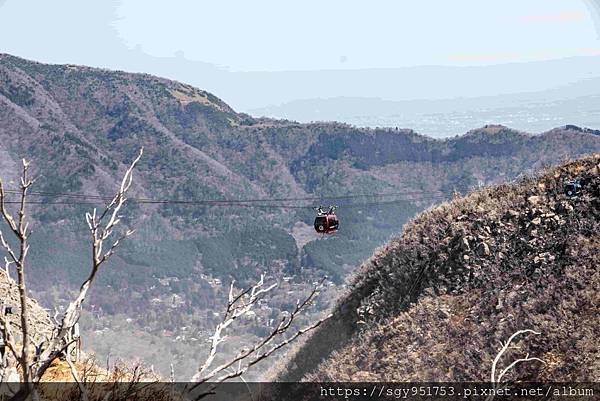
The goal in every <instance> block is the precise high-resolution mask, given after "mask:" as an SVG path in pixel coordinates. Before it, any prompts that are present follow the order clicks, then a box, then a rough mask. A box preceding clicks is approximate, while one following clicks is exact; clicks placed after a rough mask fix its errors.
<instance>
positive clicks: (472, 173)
mask: <svg viewBox="0 0 600 401" xmlns="http://www.w3.org/2000/svg"><path fill="white" fill-rule="evenodd" d="M141 146H144V151H145V154H144V157H143V159H142V162H141V164H140V166H139V170H138V171H137V172H136V175H135V182H134V187H135V189H134V195H135V196H136V197H143V198H151V199H163V200H165V199H167V200H168V199H170V200H183V201H202V200H207V199H210V200H229V201H231V200H237V201H239V200H245V199H251V200H253V202H252V203H248V202H246V203H244V204H243V206H244V207H240V206H239V205H238V206H232V205H229V206H227V207H217V206H210V205H207V204H200V205H198V204H191V205H190V204H184V203H183V204H182V203H168V204H164V205H159V204H157V205H140V204H135V203H134V204H131V205H130V206H129V209H128V210H129V213H127V217H126V221H125V223H126V224H127V225H129V226H131V227H135V228H137V230H138V231H137V233H136V236H135V237H134V238H133V239H132V240H131V241H130V242H128V243H127V244H126V245H125V246H124V247H123V248H122V249H121V252H120V253H119V255H118V257H115V259H113V260H112V265H111V266H110V267H109V268H107V269H106V270H105V271H104V272H103V274H102V276H101V281H100V282H99V283H98V284H99V288H96V289H95V290H94V291H93V294H92V297H91V304H92V305H94V307H93V308H91V312H90V313H93V314H94V316H95V319H93V320H92V321H91V322H90V324H89V325H90V326H91V328H93V329H94V330H95V331H99V332H102V330H103V329H104V328H108V332H111V333H113V334H114V333H117V332H118V333H121V335H120V336H119V338H127V341H129V343H128V344H138V345H139V344H142V343H143V341H147V342H148V343H150V342H151V341H164V339H165V336H164V335H163V334H164V332H163V331H164V330H167V329H168V331H169V333H170V334H169V336H171V335H172V336H173V338H175V337H177V336H179V337H180V338H183V339H181V340H178V341H179V343H178V345H177V346H178V347H180V349H179V354H178V355H180V356H179V357H177V358H180V360H181V361H183V360H185V359H186V358H184V356H183V355H184V354H185V353H186V352H188V351H189V350H190V349H198V348H199V346H198V345H197V344H196V343H193V341H192V340H190V338H192V337H193V338H196V339H197V337H198V336H201V335H205V333H204V334H201V333H196V334H195V336H196V337H194V336H193V335H190V334H189V332H188V333H187V334H185V336H183V337H182V335H183V331H185V330H183V327H190V326H192V327H197V328H199V329H198V330H200V331H202V330H204V329H205V328H206V327H207V326H210V325H211V324H212V323H213V321H214V320H215V317H214V316H212V315H211V313H212V312H210V311H212V310H214V308H215V307H216V306H218V305H219V303H220V294H221V289H220V288H219V287H218V285H216V284H215V281H214V280H215V279H219V280H225V281H226V280H229V279H230V278H231V277H235V278H237V279H238V280H239V281H240V283H244V282H247V281H248V280H252V279H254V278H256V277H257V276H258V274H259V273H260V272H262V271H268V272H270V273H271V274H272V275H273V276H274V277H275V278H276V279H277V280H283V277H284V276H285V277H287V278H288V279H290V277H291V279H290V280H291V282H292V283H293V282H295V283H297V284H298V285H297V286H296V287H294V288H293V291H302V290H304V289H305V288H306V285H307V284H309V283H310V282H311V280H312V279H314V278H315V277H317V276H319V275H322V274H327V275H328V276H329V277H330V280H331V281H332V282H333V283H334V284H335V285H336V286H337V287H339V285H340V284H341V283H343V282H344V280H345V278H346V277H347V275H348V274H349V272H351V271H352V270H353V268H354V266H355V265H356V264H357V263H359V262H360V261H362V260H363V259H364V258H366V257H368V256H369V255H370V254H371V252H372V250H373V249H374V248H375V247H377V246H379V245H381V244H383V243H384V242H385V241H386V240H387V239H388V238H389V237H390V236H391V235H393V234H397V233H398V232H400V231H401V229H402V226H403V225H404V223H406V222H407V221H408V220H409V219H410V218H411V217H412V216H413V215H414V214H415V213H417V212H418V211H420V210H423V209H424V208H427V207H429V206H431V205H432V204H435V203H438V202H440V201H442V200H445V199H449V198H450V197H451V196H452V193H453V192H455V191H457V192H463V193H464V192H467V191H470V190H471V189H472V188H475V187H477V186H480V185H484V184H489V183H497V182H505V181H510V180H513V179H515V178H516V177H519V176H521V175H523V174H526V173H532V172H534V171H537V170H538V169H540V168H541V167H543V166H545V165H550V164H556V163H558V162H559V161H561V160H564V159H567V158H572V157H577V156H580V155H583V154H588V153H592V152H598V151H600V136H599V135H598V134H597V132H596V131H593V130H585V129H580V128H578V127H575V126H571V127H562V128H556V129H553V130H550V131H548V132H545V133H543V134H539V135H530V134H526V133H523V132H520V131H516V130H513V129H510V128H507V127H504V126H498V125H489V126H486V127H484V128H481V129H475V130H472V131H469V132H468V133H467V134H465V135H462V136H459V137H456V138H452V139H446V140H436V139H432V138H430V137H426V136H423V135H420V134H418V133H416V132H414V131H412V130H410V129H366V128H357V127H353V126H350V125H346V124H340V123H315V124H301V123H297V122H294V121H288V120H274V119H268V118H255V117H252V116H249V115H247V114H243V113H237V112H235V111H234V110H233V109H232V108H231V107H229V106H228V105H227V104H226V103H224V102H223V101H222V100H220V99H219V98H217V97H216V96H214V95H212V94H211V93H208V92H206V91H203V90H200V89H196V88H194V87H192V86H190V85H187V84H183V83H179V82H176V81H169V80H166V79H162V78H157V77H154V76H150V75H145V74H130V73H124V72H118V71H108V70H101V69H94V68H89V67H82V66H74V65H48V64H40V63H36V62H32V61H28V60H24V59H21V58H17V57H14V56H11V55H7V54H3V55H0V175H1V176H2V177H3V178H4V179H5V180H6V181H7V182H8V183H9V186H11V187H15V180H16V178H17V176H18V173H19V168H18V163H19V160H20V159H21V158H23V157H25V158H27V159H30V160H32V162H33V166H34V169H35V172H36V173H37V175H38V176H39V179H38V182H37V183H36V185H37V187H36V188H35V190H36V191H42V192H45V193H46V194H45V195H44V196H38V197H37V198H36V200H39V201H42V202H45V203H44V204H42V205H32V211H33V213H34V216H35V219H36V220H35V224H34V230H35V236H34V237H33V239H32V241H33V242H34V244H33V247H32V251H31V258H32V267H31V273H30V275H29V277H31V280H32V281H34V283H33V284H34V285H33V288H34V289H35V291H36V295H38V296H39V297H40V299H41V300H42V302H49V301H50V300H56V298H60V297H61V295H60V293H59V292H57V291H55V290H54V289H55V288H58V287H68V288H73V286H74V285H75V283H76V282H77V281H78V280H80V279H81V277H83V274H84V273H85V271H86V269H85V268H82V266H87V263H88V262H87V258H88V251H87V249H88V247H87V243H86V238H87V233H86V231H85V225H84V223H83V221H82V216H83V213H84V211H86V210H89V209H90V208H91V207H92V206H93V205H90V204H85V203H86V202H74V201H73V199H74V198H73V197H72V196H71V197H69V196H65V195H62V196H55V195H50V194H65V193H67V194H71V195H72V194H74V193H75V194H87V195H106V194H110V193H111V192H112V191H113V190H114V188H115V186H116V185H117V179H118V177H119V176H120V175H121V173H122V172H123V170H124V168H125V166H126V165H127V164H128V163H129V162H130V160H131V159H132V158H133V157H134V155H135V154H136V153H137V151H138V150H139V148H140V147H141ZM382 194H384V195H382ZM390 194H392V195H390ZM340 197H341V198H340ZM304 198H309V199H308V200H302V199H304ZM263 199H264V201H260V202H257V201H256V200H263ZM274 199H284V200H283V201H275V200H274ZM286 199H291V200H286ZM57 201H60V202H59V203H60V204H56V202H57ZM53 202H54V203H55V204H52V203H53ZM82 203H84V204H82ZM318 203H323V204H329V203H337V204H339V206H340V208H339V216H340V220H341V226H340V231H339V233H337V234H336V235H335V236H331V237H326V238H321V237H319V236H317V235H316V234H314V233H313V231H312V228H311V224H312V219H313V217H314V215H313V211H312V209H311V208H312V207H313V206H318ZM274 205H280V206H283V207H282V208H279V207H273V206H274ZM249 206H252V207H249ZM257 206H258V207H257ZM49 278H52V280H51V282H49V281H48V280H49ZM282 282H283V281H282ZM337 287H335V286H334V288H337ZM173 295H177V297H176V298H177V299H175V300H174V299H173ZM288 298H289V297H288ZM288 301H289V300H288ZM285 302H286V301H285V299H284V300H281V304H279V305H278V307H280V308H282V309H285V308H286V303H285ZM288 306H289V305H288ZM142 311H143V312H144V314H143V316H142V315H141V312H142ZM115 316H140V317H138V318H136V319H134V322H128V323H123V322H124V319H122V320H119V319H120V318H119V319H113V317H115ZM103 319H105V320H103ZM102 325H107V326H106V327H103V326H102ZM115 325H119V329H118V330H120V331H118V330H117V329H116V328H115V327H116V326H115ZM258 326H260V325H258ZM258 326H257V325H254V326H251V327H250V326H249V328H248V330H249V331H251V332H252V333H254V334H256V333H258V331H259V329H258V328H257V327H258ZM200 328H201V329H200ZM182 330H183V331H182ZM95 331H94V332H95ZM135 332H140V333H141V332H143V333H144V336H145V337H144V336H142V335H141V334H140V335H139V336H137V337H136V336H134V335H133V334H132V333H135ZM104 333H107V331H104ZM103 335H104V337H102V336H103ZM107 336H108V335H107V334H93V333H92V332H91V331H90V334H89V338H91V340H90V343H91V344H92V345H93V346H96V347H97V349H98V350H100V352H101V353H102V352H116V353H117V354H118V353H123V354H127V352H130V351H131V349H133V348H132V347H131V346H123V347H121V348H120V349H116V350H115V348H112V350H109V349H108V348H107V347H108V345H107V344H108V343H109V341H108V340H102V338H105V337H106V338H108V337H107ZM127 336H130V337H127ZM136 341H137V343H136ZM144 344H145V343H144ZM165 346H166V345H165ZM142 348H143V350H140V351H139V352H146V350H147V349H148V347H142ZM174 355H175V354H174ZM145 357H147V358H148V360H151V361H154V360H156V358H159V355H158V354H157V355H155V356H154V357H152V356H151V355H145ZM152 358H155V359H152ZM187 359H189V358H187ZM182 363H183V362H182ZM157 366H158V362H157ZM167 366H168V362H167ZM182 369H184V370H185V369H189V367H182Z"/></svg>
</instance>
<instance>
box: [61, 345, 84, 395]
mask: <svg viewBox="0 0 600 401" xmlns="http://www.w3.org/2000/svg"><path fill="white" fill-rule="evenodd" d="M65 361H66V362H67V365H69V369H70V370H71V376H73V380H75V383H77V387H79V393H80V394H81V400H82V401H89V398H88V394H87V390H86V389H85V386H84V385H83V383H82V382H81V380H80V379H79V374H78V372H77V368H76V367H75V365H74V364H73V362H72V361H71V355H69V354H68V353H67V356H66V358H65Z"/></svg>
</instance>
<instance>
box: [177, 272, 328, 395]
mask: <svg viewBox="0 0 600 401" xmlns="http://www.w3.org/2000/svg"><path fill="white" fill-rule="evenodd" d="M325 279H326V278H323V279H322V280H320V281H319V282H318V283H317V284H316V285H315V286H314V287H313V289H312V291H311V292H310V293H309V294H308V295H307V296H306V298H304V299H303V300H298V301H297V302H296V306H295V308H294V310H292V311H291V312H289V313H288V314H285V315H284V316H282V318H281V320H280V321H279V323H278V324H277V325H276V326H275V327H274V328H273V330H271V332H270V333H269V334H267V335H266V336H265V337H264V338H262V339H261V340H259V341H258V342H257V343H255V344H254V345H253V346H251V347H248V348H245V349H242V350H240V352H239V353H238V354H237V355H236V356H235V357H233V358H231V359H229V360H228V361H226V362H223V363H221V364H220V365H218V366H215V367H213V368H211V366H212V363H213V362H214V359H215V356H216V355H217V353H218V347H219V345H221V344H222V343H223V342H225V341H226V339H227V336H226V335H225V330H226V329H227V328H228V327H229V326H231V324H232V323H233V322H234V321H235V320H236V319H238V318H239V317H241V316H243V315H245V314H247V313H248V312H250V311H251V310H252V309H253V308H254V306H255V305H257V303H258V301H259V300H261V299H263V297H264V296H265V295H266V294H267V293H269V292H270V291H272V290H273V289H274V288H275V287H276V286H277V284H276V283H275V284H271V285H268V286H266V285H265V276H264V275H261V277H260V280H259V281H258V282H257V283H256V284H254V285H252V286H250V287H248V288H246V289H245V290H242V291H240V292H239V293H238V294H237V295H236V294H235V292H236V291H235V287H234V284H235V283H234V282H232V283H231V286H230V287H229V297H228V302H227V306H226V308H225V312H224V314H223V319H222V320H221V322H220V323H219V324H218V325H217V326H216V328H215V331H214V333H213V335H212V336H211V337H210V342H211V346H210V350H209V352H208V356H207V358H206V360H205V361H204V363H203V364H202V365H201V366H200V368H199V369H198V372H197V373H196V374H195V375H194V376H193V377H192V381H193V382H195V384H194V385H192V386H190V387H189V389H188V392H189V393H192V392H193V391H194V390H196V389H198V388H199V387H200V385H202V384H204V383H207V382H209V385H207V386H206V387H205V388H202V392H201V393H200V394H195V397H196V399H199V398H203V397H204V396H206V395H208V394H210V392H211V391H213V390H214V389H215V388H216V387H217V386H218V385H219V384H220V383H222V382H224V381H227V380H231V379H233V378H236V377H241V376H242V375H243V374H244V373H245V372H246V371H248V369H250V368H251V367H252V366H254V365H256V364H257V363H259V362H260V361H262V360H264V359H266V358H268V357H269V356H271V355H272V354H273V353H274V352H275V351H277V350H279V349H281V348H283V347H285V346H286V345H288V344H290V343H291V342H292V341H294V340H296V339H297V338H298V337H300V336H302V335H303V334H305V333H307V332H309V331H311V330H314V329H315V328H317V327H319V326H320V325H321V324H322V323H323V322H324V321H325V320H327V319H329V318H330V317H331V314H329V315H327V316H326V317H324V318H322V319H319V320H317V321H316V322H314V323H312V324H310V325H309V326H306V327H304V328H301V329H297V330H296V331H293V330H292V323H293V322H294V321H295V320H296V318H297V317H298V316H299V315H300V314H301V313H303V312H304V311H305V310H306V308H307V307H308V306H310V305H311V304H312V303H313V302H314V300H315V297H316V296H317V295H318V293H319V290H320V289H321V287H322V285H323V282H324V281H325ZM285 334H289V335H288V336H285Z"/></svg>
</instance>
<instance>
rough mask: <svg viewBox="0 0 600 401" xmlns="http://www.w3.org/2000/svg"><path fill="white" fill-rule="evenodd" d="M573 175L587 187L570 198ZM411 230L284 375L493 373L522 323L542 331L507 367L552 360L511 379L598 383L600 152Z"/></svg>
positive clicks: (474, 197) (423, 220)
mask: <svg viewBox="0 0 600 401" xmlns="http://www.w3.org/2000/svg"><path fill="white" fill-rule="evenodd" d="M573 179H579V180H580V182H581V183H582V190H581V193H579V194H577V196H573V197H569V196H567V195H566V194H565V190H564V186H565V183H567V182H569V181H570V180H573ZM403 231H404V232H403V234H402V236H400V237H398V238H395V239H393V240H392V241H390V242H389V243H388V244H386V245H385V246H384V247H382V248H380V249H379V250H378V251H377V252H376V253H375V254H374V255H373V257H372V258H371V259H369V260H368V261H367V262H365V264H364V265H363V266H362V267H361V270H360V272H359V273H358V275H357V276H356V278H355V279H354V281H353V283H352V285H351V287H350V289H349V290H348V293H347V295H346V296H345V297H344V298H343V299H342V300H341V301H340V303H339V305H338V307H337V314H336V317H335V318H334V319H333V320H332V321H331V322H330V323H329V324H328V325H326V326H322V327H321V328H320V329H319V331H317V332H315V334H314V335H313V336H312V337H311V338H310V339H309V340H308V341H307V343H306V344H305V345H304V346H303V347H302V348H301V349H300V351H299V353H298V354H297V355H296V357H295V358H294V359H293V360H292V362H291V363H290V365H289V367H290V370H289V371H287V372H286V373H285V374H283V376H284V378H285V379H288V380H294V379H308V380H317V381H369V380H374V381H485V380H489V377H490V370H491V366H492V361H493V359H494V357H495V356H496V354H497V353H498V351H499V350H500V345H499V344H500V343H501V342H506V341H507V339H508V338H509V337H510V336H511V334H513V333H515V332H517V331H518V330H523V329H531V330H534V331H536V332H539V333H540V334H539V335H534V334H529V335H525V336H523V337H519V338H518V339H517V341H516V342H515V345H520V349H518V350H511V351H509V353H508V354H506V355H505V359H503V362H502V363H504V366H506V365H508V363H507V362H506V361H509V362H510V361H511V360H514V359H516V358H522V357H524V356H525V354H527V353H529V354H530V356H532V357H537V358H540V359H541V360H543V361H544V363H540V362H538V361H532V362H528V363H522V364H520V365H518V366H517V368H516V369H515V370H514V371H513V372H512V374H511V377H512V378H513V379H519V380H529V381H590V382H591V381H595V380H597V379H598V377H599V376H600V363H599V361H600V354H599V353H598V352H599V350H598V340H597V339H598V337H599V336H600V329H599V328H600V318H599V316H600V296H599V294H598V288H600V269H599V268H600V235H599V233H600V155H598V154H597V155H595V156H590V157H587V158H583V159H580V160H577V161H574V162H569V163H567V164H564V165H561V166H559V167H556V168H550V169H548V170H545V171H544V172H543V173H541V174H539V175H537V176H533V177H530V178H524V179H521V180H519V181H518V182H517V183H515V184H512V185H499V186H492V187H489V188H485V189H483V190H480V191H477V192H474V193H472V194H470V195H468V196H466V197H461V198H457V199H454V200H453V201H451V202H448V203H444V204H442V205H440V206H437V207H434V208H431V209H429V210H427V211H425V212H424V213H421V214H420V215H419V216H417V217H416V218H414V219H413V220H412V221H411V222H410V223H408V224H407V225H406V226H405V228H404V230H403ZM330 350H334V351H333V352H331V351H330ZM310 355H312V356H313V357H312V359H311V357H310ZM317 356H319V357H320V358H319V357H317ZM305 358H306V359H305Z"/></svg>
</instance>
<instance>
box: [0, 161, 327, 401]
mask: <svg viewBox="0 0 600 401" xmlns="http://www.w3.org/2000/svg"><path fill="white" fill-rule="evenodd" d="M141 156H142V150H140V153H139V155H138V156H137V157H136V159H135V160H134V161H133V162H132V163H131V165H130V166H129V168H128V169H127V170H126V172H125V175H124V176H123V179H122V181H121V184H120V186H119V189H118V190H117V192H116V194H115V196H114V197H113V198H112V199H111V200H110V202H108V204H107V205H106V206H105V207H104V209H103V210H102V211H101V212H99V211H97V210H96V209H94V210H93V211H92V212H91V213H86V215H85V218H86V222H87V225H88V229H89V232H90V241H91V245H92V246H91V248H92V252H91V269H90V272H89V274H88V277H87V278H86V279H85V280H84V281H83V283H82V284H81V286H80V288H79V293H78V295H77V296H76V297H75V299H74V300H73V301H72V302H70V303H69V305H68V307H67V308H66V310H65V312H64V314H62V316H61V317H60V318H58V319H57V318H56V316H55V318H54V319H53V322H54V323H53V327H52V328H51V329H52V330H51V332H52V335H51V338H48V339H47V340H48V341H47V346H46V348H45V349H43V350H42V351H41V352H40V353H39V355H37V357H36V358H34V357H33V352H32V346H33V345H34V344H32V341H31V339H32V336H31V334H32V333H31V332H30V330H31V328H30V319H29V317H28V313H29V310H28V304H27V290H26V280H25V271H26V269H25V267H26V256H27V252H28V250H29V243H28V239H29V236H30V235H31V232H30V231H29V225H28V222H27V213H26V205H27V203H28V202H27V192H28V190H29V188H30V187H31V186H32V185H33V183H34V180H32V179H30V178H29V174H28V168H29V163H28V162H27V161H25V160H23V174H22V179H21V186H20V192H19V193H20V201H19V202H17V205H18V207H19V212H18V217H17V218H16V219H14V218H13V217H12V215H11V214H10V213H9V212H8V210H7V208H6V206H5V205H6V203H7V202H6V196H5V190H4V187H3V186H2V181H0V212H1V214H2V218H3V219H4V221H5V222H6V223H7V225H8V227H9V228H10V231H12V233H13V234H14V236H15V237H16V239H17V240H18V243H19V250H18V251H17V252H14V251H13V248H12V247H11V245H10V242H9V241H8V240H7V239H6V238H5V236H4V234H3V233H2V232H1V231H0V245H2V247H3V248H4V251H5V253H6V254H7V255H8V257H7V258H5V266H4V270H5V271H6V275H7V278H8V280H9V282H12V279H10V275H9V270H10V266H11V265H13V264H14V267H15V268H16V271H17V276H16V285H17V287H18V291H19V297H20V308H21V316H20V320H21V323H20V325H19V327H18V328H19V331H20V335H21V348H20V349H18V347H17V344H18V342H17V340H16V339H15V338H14V336H13V334H12V330H11V324H9V322H8V319H6V317H5V316H4V315H3V314H2V313H0V328H1V329H2V330H3V334H4V337H5V338H4V341H5V343H6V345H7V348H8V350H9V351H10V352H11V354H12V355H13V357H14V359H15V360H16V362H17V364H18V366H19V369H20V370H21V374H22V384H21V387H20V389H19V391H18V393H17V394H16V395H15V396H14V397H13V398H12V399H13V400H25V399H27V397H29V396H32V397H33V398H34V399H36V398H37V394H36V391H35V386H36V385H37V383H39V382H40V380H41V379H42V377H43V375H44V373H45V372H46V370H47V369H48V367H50V365H51V363H52V362H53V361H54V360H55V359H56V358H58V357H62V356H65V358H66V363H67V364H68V365H69V368H70V370H71V374H72V376H73V378H74V380H75V381H76V382H77V384H78V386H79V388H80V392H81V395H82V396H83V397H86V393H85V391H86V389H85V388H84V387H85V386H84V385H83V384H84V383H83V382H82V380H81V379H80V375H79V374H78V372H77V368H76V366H75V364H74V363H73V361H72V360H71V356H70V355H69V353H68V352H67V350H68V348H69V346H71V345H72V343H73V341H75V340H74V339H72V337H71V336H70V333H71V332H72V330H73V328H74V327H75V325H76V324H77V322H78V320H79V318H80V316H81V311H82V305H83V303H84V301H85V298H86V296H87V293H88V291H89V289H90V287H91V286H92V284H93V283H94V280H95V278H96V276H97V274H98V272H99V270H100V268H101V267H102V266H103V265H104V263H105V262H107V261H108V260H109V259H110V258H111V256H113V255H114V252H115V250H116V249H117V248H118V246H119V245H120V244H121V242H122V241H123V240H124V239H125V238H127V237H129V236H130V235H132V234H133V231H131V230H126V231H125V232H124V234H122V235H117V234H116V230H115V229H116V228H117V226H118V225H119V224H120V223H121V217H122V216H121V215H120V213H121V212H122V209H123V206H124V205H125V202H126V200H127V193H128V191H129V190H130V188H131V184H132V180H133V170H134V168H135V166H136V165H137V163H138V162H139V160H140V158H141ZM11 203H12V202H11ZM324 280H325V278H323V279H322V280H321V281H319V282H318V283H316V284H315V286H314V287H313V288H312V290H311V292H310V293H309V294H308V295H307V296H306V298H304V299H303V300H298V301H297V303H296V306H295V308H294V309H293V310H292V311H291V312H288V313H287V314H285V315H284V316H282V318H281V320H280V321H279V323H278V324H276V325H275V327H274V328H273V330H272V331H271V332H269V333H268V335H267V336H266V337H264V338H263V339H261V340H259V341H258V342H257V343H255V344H254V345H253V346H251V347H249V348H244V349H242V350H240V352H239V353H238V354H237V355H236V356H235V357H233V358H231V359H230V360H228V361H226V362H223V363H221V364H220V365H218V366H213V363H214V361H215V358H216V356H217V355H218V353H219V347H220V346H221V345H222V343H223V342H225V341H226V339H227V335H226V334H225V332H226V331H227V329H228V328H229V327H230V326H231V325H232V324H233V323H234V321H235V320H236V319H238V318H240V317H241V316H243V315H245V314H247V313H248V312H250V311H251V310H252V309H253V308H254V307H255V306H256V305H257V304H258V301H259V300H261V299H263V298H264V296H265V295H266V294H268V293H269V292H271V291H272V290H273V289H274V288H275V287H276V286H277V284H271V285H266V284H265V276H264V275H262V276H261V278H260V280H259V281H258V282H257V283H256V284H254V285H252V286H250V287H248V288H246V289H245V290H241V291H237V290H236V288H235V286H234V284H235V283H232V284H231V286H230V288H229V297H228V301H227V306H226V310H225V312H224V315H223V319H222V321H221V322H220V323H219V324H218V325H217V326H216V328H215V331H214V334H213V335H212V337H211V338H210V341H211V345H210V350H209V353H208V356H207V358H206V360H205V361H204V362H203V363H202V364H201V366H200V367H199V369H198V372H197V374H196V375H194V377H193V379H192V380H193V381H194V382H195V384H194V385H193V386H191V387H190V388H189V389H188V392H189V393H191V392H192V391H194V390H195V389H197V388H198V386H199V385H201V384H203V383H207V382H210V386H211V388H212V389H214V388H215V387H216V386H217V385H218V384H219V383H222V382H224V381H226V380H230V379H233V378H236V377H241V376H242V375H243V374H244V373H245V372H246V371H247V370H248V369H250V368H251V367H252V366H254V365H256V364H257V363H259V362H260V361H263V360H264V359H266V358H268V357H270V356H271V355H272V354H273V353H274V352H276V351H277V350H279V349H281V348H283V347H285V346H286V345H288V344H290V343H291V342H292V341H294V340H296V339H297V338H298V337H300V336H302V335H303V334H305V333H307V332H309V331H311V330H313V329H315V328H317V327H318V326H319V325H321V324H322V323H323V322H324V321H325V320H326V319H328V318H329V317H330V316H331V315H328V316H326V317H324V318H322V319H320V320H318V321H316V322H314V323H312V324H310V325H308V326H306V327H303V328H301V329H294V322H295V321H296V320H297V317H298V316H299V315H300V314H302V313H303V312H305V310H306V309H307V308H308V307H309V306H310V305H311V304H312V303H313V302H314V300H315V297H316V296H317V294H318V293H319V291H320V289H321V287H322V285H323V282H324ZM2 373H3V371H0V375H1V374H2ZM201 396H202V394H201V395H199V397H201Z"/></svg>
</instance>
